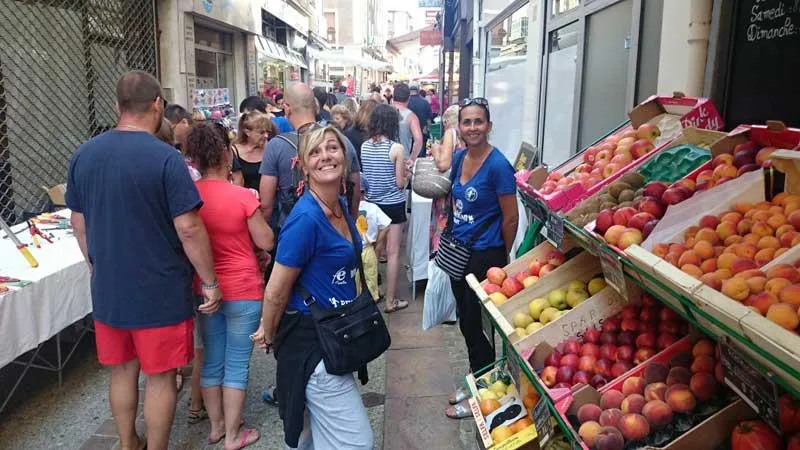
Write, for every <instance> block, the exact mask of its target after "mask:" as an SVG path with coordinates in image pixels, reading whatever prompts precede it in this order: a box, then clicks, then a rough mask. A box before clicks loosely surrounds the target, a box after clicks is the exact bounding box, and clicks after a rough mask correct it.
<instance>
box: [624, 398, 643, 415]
mask: <svg viewBox="0 0 800 450" xmlns="http://www.w3.org/2000/svg"><path fill="white" fill-rule="evenodd" d="M645 403H647V400H645V399H644V396H643V395H641V394H631V395H629V396H627V397H625V400H623V401H622V405H621V406H620V408H619V409H620V410H622V413H623V414H630V413H636V414H638V413H640V412H642V408H644V405H645Z"/></svg>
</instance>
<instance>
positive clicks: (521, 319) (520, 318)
mask: <svg viewBox="0 0 800 450" xmlns="http://www.w3.org/2000/svg"><path fill="white" fill-rule="evenodd" d="M512 322H514V326H515V327H517V328H525V327H527V326H528V325H530V324H531V322H533V318H532V317H531V316H529V315H528V314H525V313H524V312H521V311H520V312H518V313H515V314H514V317H513V319H512Z"/></svg>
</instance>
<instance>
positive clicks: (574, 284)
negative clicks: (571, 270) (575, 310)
mask: <svg viewBox="0 0 800 450" xmlns="http://www.w3.org/2000/svg"><path fill="white" fill-rule="evenodd" d="M567 290H568V291H585V290H586V283H584V282H583V281H581V280H574V281H570V282H569V285H567Z"/></svg>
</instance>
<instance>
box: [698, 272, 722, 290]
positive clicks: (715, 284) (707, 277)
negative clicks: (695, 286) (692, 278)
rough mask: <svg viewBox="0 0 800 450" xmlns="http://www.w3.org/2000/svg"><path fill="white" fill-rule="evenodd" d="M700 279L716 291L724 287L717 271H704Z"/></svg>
mask: <svg viewBox="0 0 800 450" xmlns="http://www.w3.org/2000/svg"><path fill="white" fill-rule="evenodd" d="M700 281H701V282H703V284H705V285H706V286H708V287H710V288H711V289H714V290H716V291H718V290H720V289H722V280H720V279H719V277H718V276H717V274H716V273H704V274H703V275H701V276H700Z"/></svg>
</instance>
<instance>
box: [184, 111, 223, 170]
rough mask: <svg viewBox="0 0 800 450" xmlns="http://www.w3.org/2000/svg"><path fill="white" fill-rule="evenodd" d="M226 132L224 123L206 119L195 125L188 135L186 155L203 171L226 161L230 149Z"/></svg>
mask: <svg viewBox="0 0 800 450" xmlns="http://www.w3.org/2000/svg"><path fill="white" fill-rule="evenodd" d="M224 134H225V128H224V127H223V126H222V125H219V124H217V123H214V122H210V121H205V122H200V123H198V124H197V125H195V126H193V127H192V130H191V131H190V132H189V135H188V136H186V156H187V157H189V159H190V160H191V161H192V164H193V165H194V166H195V167H197V170H199V171H200V172H201V173H202V172H205V171H206V170H208V169H209V168H213V167H218V166H220V165H221V164H222V163H223V162H224V161H225V152H227V151H229V149H228V146H227V144H226V140H225V135H224Z"/></svg>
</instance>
